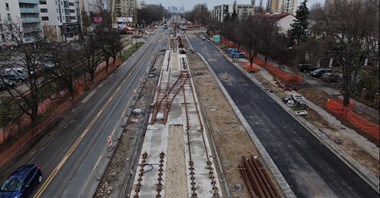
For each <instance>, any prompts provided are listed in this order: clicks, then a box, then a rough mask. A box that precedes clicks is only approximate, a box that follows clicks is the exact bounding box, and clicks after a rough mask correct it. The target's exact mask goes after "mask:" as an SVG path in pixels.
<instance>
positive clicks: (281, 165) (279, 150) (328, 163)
mask: <svg viewBox="0 0 380 198" xmlns="http://www.w3.org/2000/svg"><path fill="white" fill-rule="evenodd" d="M189 41H190V43H191V45H192V46H193V48H194V49H195V50H196V51H198V52H199V53H200V54H201V55H202V56H203V57H204V58H205V59H206V60H207V61H208V63H209V65H210V66H211V68H212V69H213V70H214V72H215V73H216V75H217V76H218V77H219V79H220V80H221V82H222V84H223V86H224V87H225V88H226V90H227V92H228V93H229V95H230V96H231V98H232V99H233V101H234V102H235V104H236V105H237V107H238V108H239V109H240V111H241V113H242V114H243V116H244V117H245V118H246V120H247V121H248V123H249V124H250V126H251V128H252V129H253V131H254V132H255V133H256V135H257V136H258V138H259V139H260V141H261V142H262V144H263V145H264V147H265V149H266V150H267V152H268V153H269V155H270V156H271V158H272V159H273V161H274V163H275V164H276V166H277V167H278V169H279V170H280V172H281V173H282V175H283V176H284V178H285V179H286V181H287V182H288V184H289V185H290V187H291V188H292V190H293V191H294V193H295V194H296V196H297V197H344V198H347V197H365V198H371V197H376V198H377V197H379V194H378V193H377V192H376V191H374V190H373V189H372V188H371V187H370V186H369V185H368V184H367V183H365V182H364V180H362V179H361V178H360V177H359V176H358V175H356V174H355V173H354V172H353V171H352V170H351V169H350V168H349V167H348V166H347V165H345V164H344V163H343V162H342V161H341V160H340V159H339V158H337V157H336V156H335V155H334V154H333V153H332V152H330V151H329V150H328V149H327V148H326V147H325V146H324V145H323V144H322V143H320V142H319V141H318V140H317V139H316V138H315V137H314V136H313V135H312V134H311V133H310V132H309V131H307V129H305V128H304V127H303V126H302V125H301V124H300V123H298V122H297V121H296V120H295V119H294V118H293V117H292V116H290V115H289V114H288V113H287V112H286V111H285V110H284V109H283V108H281V106H280V105H278V104H277V103H276V102H275V101H274V100H273V99H271V98H270V97H269V96H268V95H267V94H266V93H264V91H263V90H261V89H260V88H259V87H258V86H257V85H255V84H254V83H253V82H252V81H251V80H250V79H249V78H248V77H247V76H245V75H244V74H243V73H242V72H241V71H240V70H238V69H237V68H236V67H235V66H234V65H233V64H232V63H230V62H229V61H228V60H226V58H225V57H224V56H223V55H222V54H221V53H220V52H219V51H218V49H217V48H216V47H215V46H214V45H212V44H211V43H209V42H208V41H202V40H201V39H199V38H196V37H195V36H191V35H190V36H189ZM226 73H227V74H228V77H229V79H228V80H227V81H224V80H223V77H224V75H225V74H226Z"/></svg>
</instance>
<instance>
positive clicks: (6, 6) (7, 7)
mask: <svg viewBox="0 0 380 198" xmlns="http://www.w3.org/2000/svg"><path fill="white" fill-rule="evenodd" d="M5 9H6V10H7V11H9V4H8V3H5Z"/></svg>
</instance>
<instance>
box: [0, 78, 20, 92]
mask: <svg viewBox="0 0 380 198" xmlns="http://www.w3.org/2000/svg"><path fill="white" fill-rule="evenodd" d="M14 86H16V81H14V80H11V79H8V78H5V77H3V76H0V89H4V88H6V87H14Z"/></svg>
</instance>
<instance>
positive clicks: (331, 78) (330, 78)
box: [321, 73, 342, 83]
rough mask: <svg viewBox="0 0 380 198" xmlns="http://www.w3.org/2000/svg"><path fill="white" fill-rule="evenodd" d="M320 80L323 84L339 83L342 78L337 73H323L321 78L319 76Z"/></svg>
mask: <svg viewBox="0 0 380 198" xmlns="http://www.w3.org/2000/svg"><path fill="white" fill-rule="evenodd" d="M321 80H322V81H323V82H328V83H329V82H334V83H336V82H340V81H342V76H341V74H338V73H324V74H323V75H322V76H321Z"/></svg>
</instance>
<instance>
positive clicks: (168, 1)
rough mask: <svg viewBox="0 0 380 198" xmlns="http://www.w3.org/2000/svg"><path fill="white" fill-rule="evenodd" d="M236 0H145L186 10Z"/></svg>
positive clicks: (317, 0)
mask: <svg viewBox="0 0 380 198" xmlns="http://www.w3.org/2000/svg"><path fill="white" fill-rule="evenodd" d="M233 1H234V0H145V3H146V4H160V3H161V4H162V5H163V6H164V7H165V8H167V7H169V6H176V7H180V6H184V7H185V10H186V11H190V10H192V9H193V7H194V5H196V4H201V3H202V4H203V3H206V4H207V7H208V9H209V10H211V9H213V8H214V6H216V5H220V4H232V3H233ZM236 2H237V3H238V4H250V3H251V0H236ZM259 2H260V0H256V4H259ZM300 2H303V0H298V3H300ZM324 2H325V0H308V2H307V7H309V8H310V7H311V6H312V5H313V4H314V3H321V4H323V3H324ZM263 4H264V6H265V5H266V0H263Z"/></svg>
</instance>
